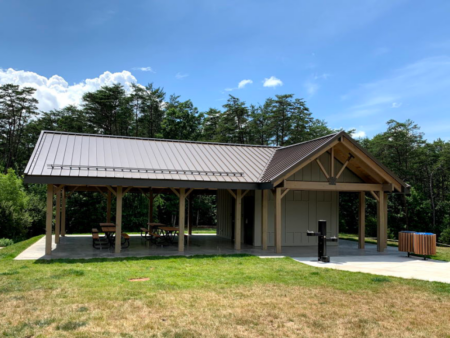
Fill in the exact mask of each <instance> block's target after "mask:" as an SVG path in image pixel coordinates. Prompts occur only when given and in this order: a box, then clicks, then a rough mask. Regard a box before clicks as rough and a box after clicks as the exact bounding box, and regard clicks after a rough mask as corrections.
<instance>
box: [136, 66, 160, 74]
mask: <svg viewBox="0 0 450 338" xmlns="http://www.w3.org/2000/svg"><path fill="white" fill-rule="evenodd" d="M133 69H134V70H140V71H142V72H152V73H154V72H155V71H154V70H153V69H152V67H134V68H133Z"/></svg>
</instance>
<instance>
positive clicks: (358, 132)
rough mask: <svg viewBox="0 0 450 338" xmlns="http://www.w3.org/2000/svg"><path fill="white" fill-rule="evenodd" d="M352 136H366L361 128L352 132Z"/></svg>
mask: <svg viewBox="0 0 450 338" xmlns="http://www.w3.org/2000/svg"><path fill="white" fill-rule="evenodd" d="M352 137H353V138H364V137H366V132H365V131H362V130H360V131H355V132H354V133H353V134H352Z"/></svg>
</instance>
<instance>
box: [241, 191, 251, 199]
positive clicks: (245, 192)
mask: <svg viewBox="0 0 450 338" xmlns="http://www.w3.org/2000/svg"><path fill="white" fill-rule="evenodd" d="M249 191H250V190H245V191H244V193H243V194H242V196H241V197H242V198H244V196H245V195H247V193H248V192H249Z"/></svg>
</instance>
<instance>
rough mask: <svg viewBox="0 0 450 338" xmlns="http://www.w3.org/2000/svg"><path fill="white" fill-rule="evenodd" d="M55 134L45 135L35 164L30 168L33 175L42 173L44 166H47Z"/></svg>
mask: <svg viewBox="0 0 450 338" xmlns="http://www.w3.org/2000/svg"><path fill="white" fill-rule="evenodd" d="M53 137H54V135H47V134H44V135H43V140H42V143H41V146H40V149H39V150H38V152H37V154H36V161H35V163H34V166H33V167H32V168H31V170H30V174H31V175H41V174H42V171H43V169H44V167H45V166H46V161H47V155H48V152H49V150H50V147H51V145H52V141H53Z"/></svg>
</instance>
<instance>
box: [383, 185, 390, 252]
mask: <svg viewBox="0 0 450 338" xmlns="http://www.w3.org/2000/svg"><path fill="white" fill-rule="evenodd" d="M388 197H389V194H388V193H386V192H385V193H384V226H385V228H386V236H385V237H384V240H383V246H384V249H386V248H387V229H388Z"/></svg>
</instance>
